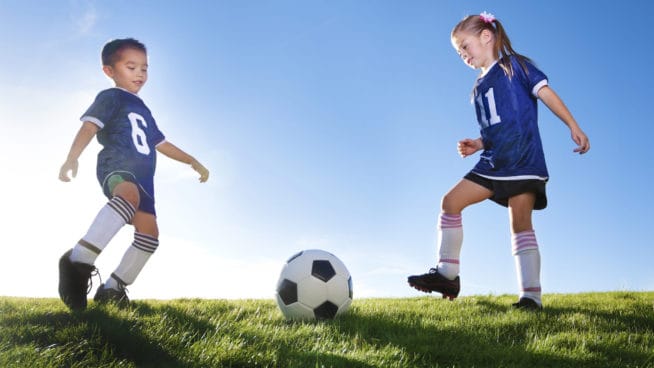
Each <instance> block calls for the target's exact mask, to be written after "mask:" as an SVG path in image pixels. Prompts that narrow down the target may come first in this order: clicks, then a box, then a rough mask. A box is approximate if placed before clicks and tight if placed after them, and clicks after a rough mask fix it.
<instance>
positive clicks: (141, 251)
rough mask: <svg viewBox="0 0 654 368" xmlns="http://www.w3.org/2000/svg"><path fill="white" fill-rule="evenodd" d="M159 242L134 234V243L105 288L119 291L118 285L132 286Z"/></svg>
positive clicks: (149, 237) (144, 235)
mask: <svg viewBox="0 0 654 368" xmlns="http://www.w3.org/2000/svg"><path fill="white" fill-rule="evenodd" d="M158 246H159V240H157V239H156V238H153V237H151V236H149V235H146V234H141V233H134V242H133V243H132V245H130V247H129V248H127V251H126V252H125V254H124V255H123V259H122V260H121V261H120V264H119V265H118V268H116V270H115V271H114V273H112V274H111V278H110V279H109V280H107V282H106V283H105V287H112V288H114V289H119V286H118V284H119V283H120V284H123V286H124V285H131V284H132V283H133V282H134V280H136V277H137V276H138V275H139V273H140V272H141V270H142V269H143V266H145V264H146V262H147V261H148V259H149V258H150V256H151V255H152V253H154V251H155V250H157V247H158Z"/></svg>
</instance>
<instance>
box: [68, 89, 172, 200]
mask: <svg viewBox="0 0 654 368" xmlns="http://www.w3.org/2000/svg"><path fill="white" fill-rule="evenodd" d="M81 120H82V121H89V122H92V123H94V124H95V125H97V126H98V127H99V128H100V130H99V131H98V133H97V139H98V142H99V143H100V144H101V145H102V146H103V148H102V150H101V151H100V153H98V164H97V176H98V181H99V182H100V185H102V186H103V188H105V185H106V181H107V179H108V178H109V176H110V175H111V174H112V173H121V174H131V175H133V176H134V178H135V179H136V181H137V184H139V185H140V186H141V189H142V190H145V192H146V193H147V194H148V195H149V196H150V197H152V199H154V184H153V181H154V172H155V168H156V164H157V154H156V148H155V147H156V146H157V145H158V144H160V143H162V142H163V141H164V140H165V137H164V135H163V133H161V131H160V130H159V128H158V127H157V124H156V122H155V120H154V118H153V117H152V113H151V112H150V109H148V107H147V106H145V103H143V100H141V98H140V97H138V96H137V95H135V94H133V93H130V92H128V91H126V90H123V89H120V88H110V89H107V90H104V91H101V92H100V93H99V94H98V96H97V97H96V98H95V101H94V102H93V104H92V105H91V107H89V108H88V110H87V111H86V112H85V113H84V115H82V118H81Z"/></svg>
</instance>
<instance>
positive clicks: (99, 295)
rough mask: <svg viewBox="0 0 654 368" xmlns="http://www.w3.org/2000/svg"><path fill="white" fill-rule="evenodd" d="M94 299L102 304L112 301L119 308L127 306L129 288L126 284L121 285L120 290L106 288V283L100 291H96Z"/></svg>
mask: <svg viewBox="0 0 654 368" xmlns="http://www.w3.org/2000/svg"><path fill="white" fill-rule="evenodd" d="M93 301H95V302H96V303H100V304H107V303H112V304H115V305H116V306H117V307H119V308H126V307H128V306H129V298H128V297H127V289H126V288H125V287H124V286H121V288H120V290H116V289H113V288H105V287H104V284H102V285H100V287H99V288H98V291H96V292H95V296H94V297H93Z"/></svg>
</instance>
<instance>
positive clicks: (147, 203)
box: [59, 38, 209, 311]
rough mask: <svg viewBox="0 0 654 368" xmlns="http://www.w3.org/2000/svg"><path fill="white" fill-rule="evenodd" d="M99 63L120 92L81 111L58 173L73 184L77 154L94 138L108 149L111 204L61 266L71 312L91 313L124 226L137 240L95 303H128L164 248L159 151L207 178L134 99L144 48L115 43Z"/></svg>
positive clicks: (143, 72) (104, 175)
mask: <svg viewBox="0 0 654 368" xmlns="http://www.w3.org/2000/svg"><path fill="white" fill-rule="evenodd" d="M102 65H103V66H102V70H103V71H104V73H105V74H106V75H107V76H108V77H109V78H111V79H112V80H113V81H114V83H115V87H114V88H110V89H107V90H104V91H101V92H100V93H99V94H98V96H97V97H96V99H95V101H94V102H93V104H92V105H91V107H89V109H88V110H87V111H86V112H85V113H84V115H83V116H82V118H81V120H82V123H83V124H82V127H81V128H80V130H79V132H78V133H77V136H76V137H75V140H74V141H73V144H72V146H71V148H70V151H69V153H68V157H67V158H66V162H64V164H63V165H62V166H61V169H60V171H59V179H60V180H61V181H64V182H68V181H70V178H69V177H68V173H69V172H71V173H72V176H73V177H75V176H76V175H77V168H78V161H77V160H78V158H79V156H80V155H81V154H82V151H83V150H84V149H85V148H86V146H87V145H88V144H89V142H90V141H91V139H93V137H94V136H96V135H97V139H98V142H99V143H100V144H101V145H102V146H103V149H102V150H101V151H100V153H99V154H98V162H97V177H98V181H99V182H100V185H101V186H102V190H103V192H104V194H105V195H106V196H107V198H109V202H108V203H107V204H106V205H105V206H103V207H102V209H101V210H100V212H99V213H98V214H97V216H96V217H95V220H94V221H93V223H92V224H91V227H90V228H89V230H88V232H87V233H86V235H84V236H83V237H82V238H81V239H80V240H79V241H78V242H77V244H76V245H75V247H73V248H72V249H71V250H69V251H67V252H66V253H65V254H64V255H63V256H61V258H60V260H59V296H60V297H61V300H63V302H64V303H65V304H66V305H67V306H68V307H69V308H70V309H72V310H74V311H77V310H83V309H85V308H86V305H87V300H86V295H87V294H88V293H89V291H90V289H89V283H90V279H91V274H92V273H93V272H94V271H96V268H95V267H94V265H93V264H94V262H95V260H96V258H97V257H98V255H99V254H100V252H102V250H103V249H104V248H105V246H106V245H107V244H108V243H109V241H110V240H111V239H112V238H113V237H114V235H116V233H118V231H119V230H120V229H121V228H122V227H123V226H124V225H125V224H131V225H133V226H134V229H135V232H134V242H133V243H132V245H131V246H130V247H129V248H128V249H127V251H126V252H125V255H124V256H123V258H122V260H121V262H120V264H119V265H118V268H116V270H115V271H114V272H113V273H112V274H111V277H110V278H109V279H108V280H107V282H106V283H104V284H102V285H100V287H99V288H98V290H97V292H96V294H95V297H94V298H93V299H94V300H95V301H96V302H99V303H106V302H115V303H117V304H118V305H119V306H126V305H127V304H129V299H128V298H127V294H126V292H125V287H126V286H127V285H130V284H132V283H133V282H134V280H135V279H136V277H137V276H138V274H139V273H140V271H141V270H142V269H143V266H145V263H146V262H147V260H148V259H149V258H150V255H151V254H152V253H154V251H155V250H156V249H157V247H158V245H159V240H158V237H159V229H158V227H157V220H156V212H155V207H154V185H153V179H154V172H155V167H156V151H159V152H161V153H163V154H164V155H165V156H168V157H170V158H172V159H174V160H177V161H180V162H183V163H185V164H189V165H191V167H192V168H193V169H194V170H195V171H197V172H198V173H199V174H200V182H205V181H207V179H208V178H209V171H208V170H207V169H206V168H205V167H204V166H202V164H200V163H199V162H198V161H197V160H196V159H195V158H193V157H192V156H190V155H189V154H187V153H186V152H184V151H182V150H181V149H179V148H177V147H176V146H174V145H173V144H172V143H170V142H168V141H166V139H165V137H164V135H163V134H162V133H161V131H159V129H158V128H157V124H156V123H155V120H154V118H153V117H152V114H151V112H150V110H149V109H148V108H147V106H145V104H144V103H143V101H142V100H141V99H140V98H139V97H138V95H137V93H138V92H139V91H140V89H141V88H142V87H143V85H145V82H146V81H147V79H148V63H147V51H146V48H145V46H144V45H143V44H142V43H140V42H139V41H137V40H135V39H132V38H127V39H117V40H113V41H110V42H108V43H107V44H106V45H105V46H104V48H103V49H102Z"/></svg>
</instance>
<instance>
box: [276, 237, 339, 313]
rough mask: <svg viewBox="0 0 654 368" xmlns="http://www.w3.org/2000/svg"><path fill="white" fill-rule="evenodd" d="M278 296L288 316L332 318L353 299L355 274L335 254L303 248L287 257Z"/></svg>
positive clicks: (278, 301)
mask: <svg viewBox="0 0 654 368" xmlns="http://www.w3.org/2000/svg"><path fill="white" fill-rule="evenodd" d="M275 296H276V297H277V304H278V305H279V309H281V311H282V314H284V316H285V317H286V318H287V319H333V318H334V317H336V316H338V315H340V314H343V313H345V311H347V309H348V308H349V307H350V304H351V303H352V277H351V276H350V272H349V271H348V270H347V268H346V267H345V265H344V264H343V262H341V260H340V259H338V258H337V257H336V256H335V255H333V254H331V253H329V252H325V251H324V250H319V249H309V250H304V251H301V252H299V253H297V254H296V255H294V256H292V257H291V258H289V259H288V261H286V264H285V265H284V268H283V269H282V272H281V275H279V281H277V290H276V293H275Z"/></svg>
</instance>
